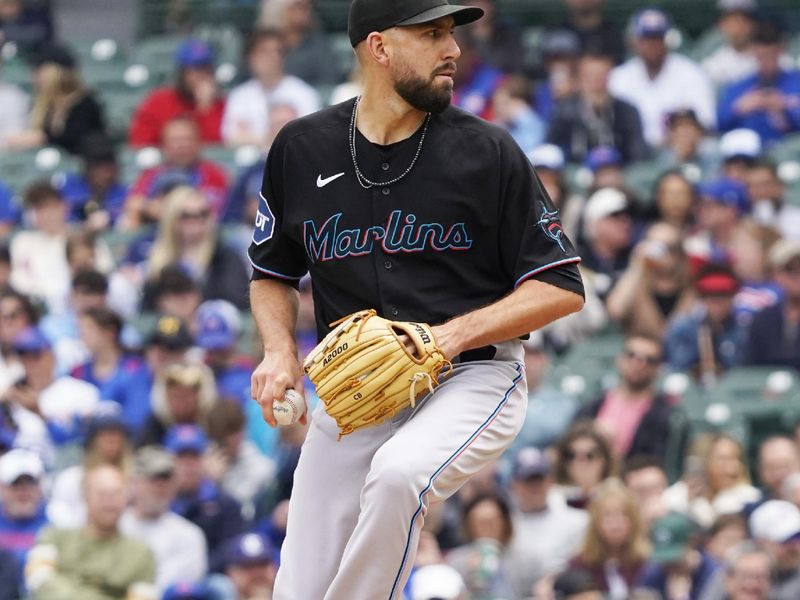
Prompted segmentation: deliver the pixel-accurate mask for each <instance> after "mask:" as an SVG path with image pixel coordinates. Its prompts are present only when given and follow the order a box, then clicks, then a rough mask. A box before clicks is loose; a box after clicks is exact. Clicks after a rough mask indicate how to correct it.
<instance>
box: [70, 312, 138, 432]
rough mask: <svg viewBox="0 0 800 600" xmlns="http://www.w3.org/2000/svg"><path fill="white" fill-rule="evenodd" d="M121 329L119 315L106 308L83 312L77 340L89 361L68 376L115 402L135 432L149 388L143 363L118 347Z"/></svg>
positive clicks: (127, 423)
mask: <svg viewBox="0 0 800 600" xmlns="http://www.w3.org/2000/svg"><path fill="white" fill-rule="evenodd" d="M122 326H123V322H122V319H121V318H120V317H119V315H117V314H116V313H115V312H114V311H112V310H110V309H108V308H105V307H97V308H90V309H88V310H85V311H83V312H82V313H81V315H80V317H79V329H80V337H81V341H82V342H83V344H84V346H85V347H86V348H87V350H88V351H89V355H90V359H89V360H88V361H87V362H85V363H83V364H82V365H79V366H78V367H75V368H74V369H73V370H72V373H71V375H72V376H73V377H76V378H77V379H81V380H83V381H86V382H88V383H91V384H92V385H94V386H95V387H97V389H98V390H100V397H101V398H103V399H106V400H113V401H114V402H116V403H118V405H119V406H120V408H121V410H122V413H123V415H124V420H125V423H126V425H127V426H128V427H129V428H130V430H131V431H132V432H136V431H138V429H139V427H141V426H142V423H143V422H144V420H145V418H146V416H147V413H148V411H149V409H150V385H149V382H148V380H147V379H148V378H147V376H146V366H145V363H144V361H143V360H141V359H140V358H139V357H137V356H134V355H131V354H128V353H126V352H125V351H124V350H123V348H122V345H121V342H120V335H121V333H122Z"/></svg>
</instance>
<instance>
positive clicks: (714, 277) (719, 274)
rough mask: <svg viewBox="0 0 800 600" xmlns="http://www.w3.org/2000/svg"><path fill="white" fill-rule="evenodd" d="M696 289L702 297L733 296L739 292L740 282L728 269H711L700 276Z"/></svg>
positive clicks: (695, 284) (696, 282) (696, 281)
mask: <svg viewBox="0 0 800 600" xmlns="http://www.w3.org/2000/svg"><path fill="white" fill-rule="evenodd" d="M694 287H695V289H696V290H697V293H698V294H699V295H700V296H733V295H735V294H736V292H738V291H739V280H738V279H736V276H735V275H734V274H733V273H732V272H731V271H730V270H728V269H724V268H723V269H719V270H713V269H709V270H707V271H704V272H703V273H701V274H699V275H698V277H697V279H696V280H695V283H694Z"/></svg>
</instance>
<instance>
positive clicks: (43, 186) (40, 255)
mask: <svg viewBox="0 0 800 600" xmlns="http://www.w3.org/2000/svg"><path fill="white" fill-rule="evenodd" d="M25 208H26V209H28V210H29V211H30V213H31V218H32V221H33V224H34V228H33V229H31V230H29V231H21V232H18V233H17V234H16V235H15V236H14V237H13V239H12V240H11V246H10V251H11V285H12V286H13V287H14V289H15V290H17V291H18V292H22V293H23V294H26V295H28V296H32V297H33V298H35V299H38V300H41V301H44V302H45V303H46V304H47V306H48V309H49V311H50V312H54V313H57V312H60V311H61V310H63V308H64V302H65V300H66V297H67V291H68V290H69V267H68V265H67V256H66V243H67V229H68V225H67V211H68V207H67V204H66V202H64V199H63V198H62V197H61V195H60V194H59V193H58V191H57V190H56V189H54V188H53V186H51V185H50V184H49V183H46V182H43V181H42V182H38V183H34V184H33V185H31V186H30V187H29V188H28V189H27V190H26V191H25Z"/></svg>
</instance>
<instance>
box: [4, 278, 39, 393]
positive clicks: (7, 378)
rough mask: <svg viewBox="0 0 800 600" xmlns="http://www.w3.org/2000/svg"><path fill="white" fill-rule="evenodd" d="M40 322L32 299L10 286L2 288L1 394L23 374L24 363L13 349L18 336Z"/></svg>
mask: <svg viewBox="0 0 800 600" xmlns="http://www.w3.org/2000/svg"><path fill="white" fill-rule="evenodd" d="M38 322H39V313H38V311H37V309H36V307H35V306H34V305H33V303H32V302H31V301H30V299H29V298H28V297H27V296H25V295H24V294H20V293H19V292H17V291H15V290H13V289H12V288H10V287H5V288H0V395H2V394H3V393H4V392H5V390H6V388H7V387H8V386H9V385H11V384H13V383H14V382H15V380H16V379H18V378H19V377H21V376H22V374H23V372H22V371H23V370H22V365H20V364H19V361H18V360H17V357H16V356H15V355H14V351H13V349H12V347H13V344H14V340H15V339H16V337H17V336H18V335H19V334H20V333H21V332H22V331H23V330H24V329H27V328H28V327H33V326H34V325H36V324H37V323H38Z"/></svg>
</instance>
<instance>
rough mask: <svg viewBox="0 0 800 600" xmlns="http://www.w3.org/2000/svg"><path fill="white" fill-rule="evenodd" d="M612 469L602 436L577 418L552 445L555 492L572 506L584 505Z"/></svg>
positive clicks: (612, 472)
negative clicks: (554, 455) (554, 450)
mask: <svg viewBox="0 0 800 600" xmlns="http://www.w3.org/2000/svg"><path fill="white" fill-rule="evenodd" d="M615 471H616V463H615V461H614V455H613V453H612V450H611V445H610V444H609V442H608V440H607V439H606V437H605V436H604V435H603V434H601V433H600V430H599V429H598V428H597V427H595V425H594V423H592V422H591V421H587V420H578V421H576V422H575V423H574V424H573V425H572V427H570V428H569V430H568V431H567V432H566V433H565V434H564V435H563V437H562V438H561V439H560V440H559V442H558V444H556V461H555V469H554V475H555V481H556V484H557V486H556V490H555V491H556V492H557V493H559V494H561V495H563V497H565V498H566V501H567V504H568V505H569V506H572V507H575V508H586V506H587V505H588V504H589V500H590V499H591V497H592V494H593V493H594V491H595V490H596V489H597V486H598V485H600V483H601V482H603V481H604V480H605V479H607V478H609V477H611V476H612V475H613V474H614V473H615Z"/></svg>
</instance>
